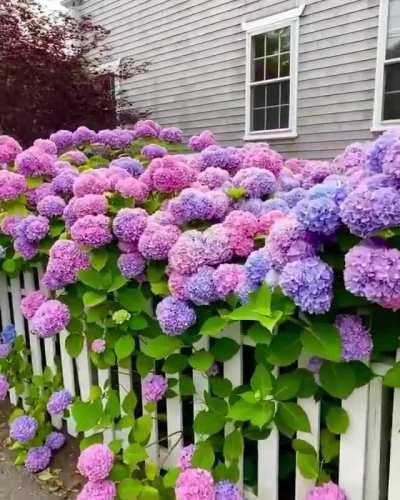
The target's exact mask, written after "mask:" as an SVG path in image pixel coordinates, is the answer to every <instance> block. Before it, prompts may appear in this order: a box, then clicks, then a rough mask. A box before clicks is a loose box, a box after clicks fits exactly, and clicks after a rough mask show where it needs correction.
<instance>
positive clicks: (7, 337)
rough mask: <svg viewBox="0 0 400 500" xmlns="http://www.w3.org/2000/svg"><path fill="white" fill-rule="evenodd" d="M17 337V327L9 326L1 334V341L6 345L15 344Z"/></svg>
mask: <svg viewBox="0 0 400 500" xmlns="http://www.w3.org/2000/svg"><path fill="white" fill-rule="evenodd" d="M16 337H17V332H16V330H15V325H13V324H10V325H7V326H6V327H5V328H4V330H3V331H2V332H1V339H2V341H3V342H4V343H5V344H13V343H14V342H15V339H16Z"/></svg>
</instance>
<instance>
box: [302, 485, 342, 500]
mask: <svg viewBox="0 0 400 500" xmlns="http://www.w3.org/2000/svg"><path fill="white" fill-rule="evenodd" d="M306 500H347V497H346V495H345V493H344V491H343V490H341V489H340V488H339V486H338V485H337V484H335V483H332V482H329V483H325V484H323V485H322V486H314V487H313V488H311V490H310V491H309V492H308V494H307V498H306Z"/></svg>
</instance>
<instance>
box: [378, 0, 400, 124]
mask: <svg viewBox="0 0 400 500" xmlns="http://www.w3.org/2000/svg"><path fill="white" fill-rule="evenodd" d="M399 124H400V0H381V7H380V13H379V33H378V51H377V65H376V83H375V106H374V120H373V129H375V130H384V129H387V128H390V127H391V126H398V125H399Z"/></svg>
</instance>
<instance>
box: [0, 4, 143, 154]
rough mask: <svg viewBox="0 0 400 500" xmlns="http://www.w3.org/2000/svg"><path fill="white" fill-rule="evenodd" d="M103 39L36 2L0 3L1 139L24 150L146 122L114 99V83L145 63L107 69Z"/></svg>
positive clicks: (84, 22)
mask: <svg viewBox="0 0 400 500" xmlns="http://www.w3.org/2000/svg"><path fill="white" fill-rule="evenodd" d="M107 36H108V32H107V31H106V30H105V29H104V28H103V27H101V26H99V25H97V24H95V23H94V22H92V21H91V20H90V19H89V18H80V19H78V18H74V17H71V16H69V15H67V14H64V13H54V14H53V13H48V12H47V11H45V10H43V9H42V7H41V6H40V5H39V4H37V2H36V0H0V133H5V134H9V135H12V136H14V137H16V138H18V139H19V140H20V141H21V143H22V144H24V145H29V144H30V143H31V142H32V141H33V140H34V139H36V138H37V137H47V136H48V135H50V134H51V133H52V132H54V131H55V130H58V129H60V128H66V129H75V128H76V127H78V126H79V125H82V124H85V125H87V126H89V127H91V128H94V129H101V128H113V127H115V126H116V125H117V124H128V123H134V122H135V121H137V120H138V119H139V118H142V117H143V116H145V115H146V114H147V112H146V111H144V112H139V111H137V110H136V109H135V107H134V105H133V104H132V103H131V102H130V101H129V100H128V99H126V97H125V96H124V94H123V93H120V94H119V95H115V92H114V81H115V79H116V78H120V79H122V80H123V79H127V78H131V77H132V76H134V75H136V74H138V73H142V72H144V71H146V69H147V66H148V63H146V62H145V63H142V64H137V63H136V62H135V61H134V60H132V59H126V60H125V61H124V63H123V65H122V67H121V66H119V67H118V68H115V67H111V65H107V62H108V61H109V56H108V49H107V45H106V39H107ZM105 67H106V68H108V69H104V68H105ZM116 100H118V108H121V109H122V110H123V111H121V112H120V113H119V112H117V110H116ZM121 121H122V123H121Z"/></svg>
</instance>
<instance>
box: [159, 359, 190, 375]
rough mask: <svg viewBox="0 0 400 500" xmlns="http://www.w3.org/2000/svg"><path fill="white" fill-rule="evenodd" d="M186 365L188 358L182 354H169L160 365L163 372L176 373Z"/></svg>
mask: <svg viewBox="0 0 400 500" xmlns="http://www.w3.org/2000/svg"><path fill="white" fill-rule="evenodd" d="M187 365H188V358H187V356H185V355H183V354H171V356H169V357H168V358H167V359H166V360H165V363H164V365H163V367H162V369H163V371H164V372H165V373H177V372H181V371H182V370H184V369H185V368H186V367H187Z"/></svg>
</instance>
